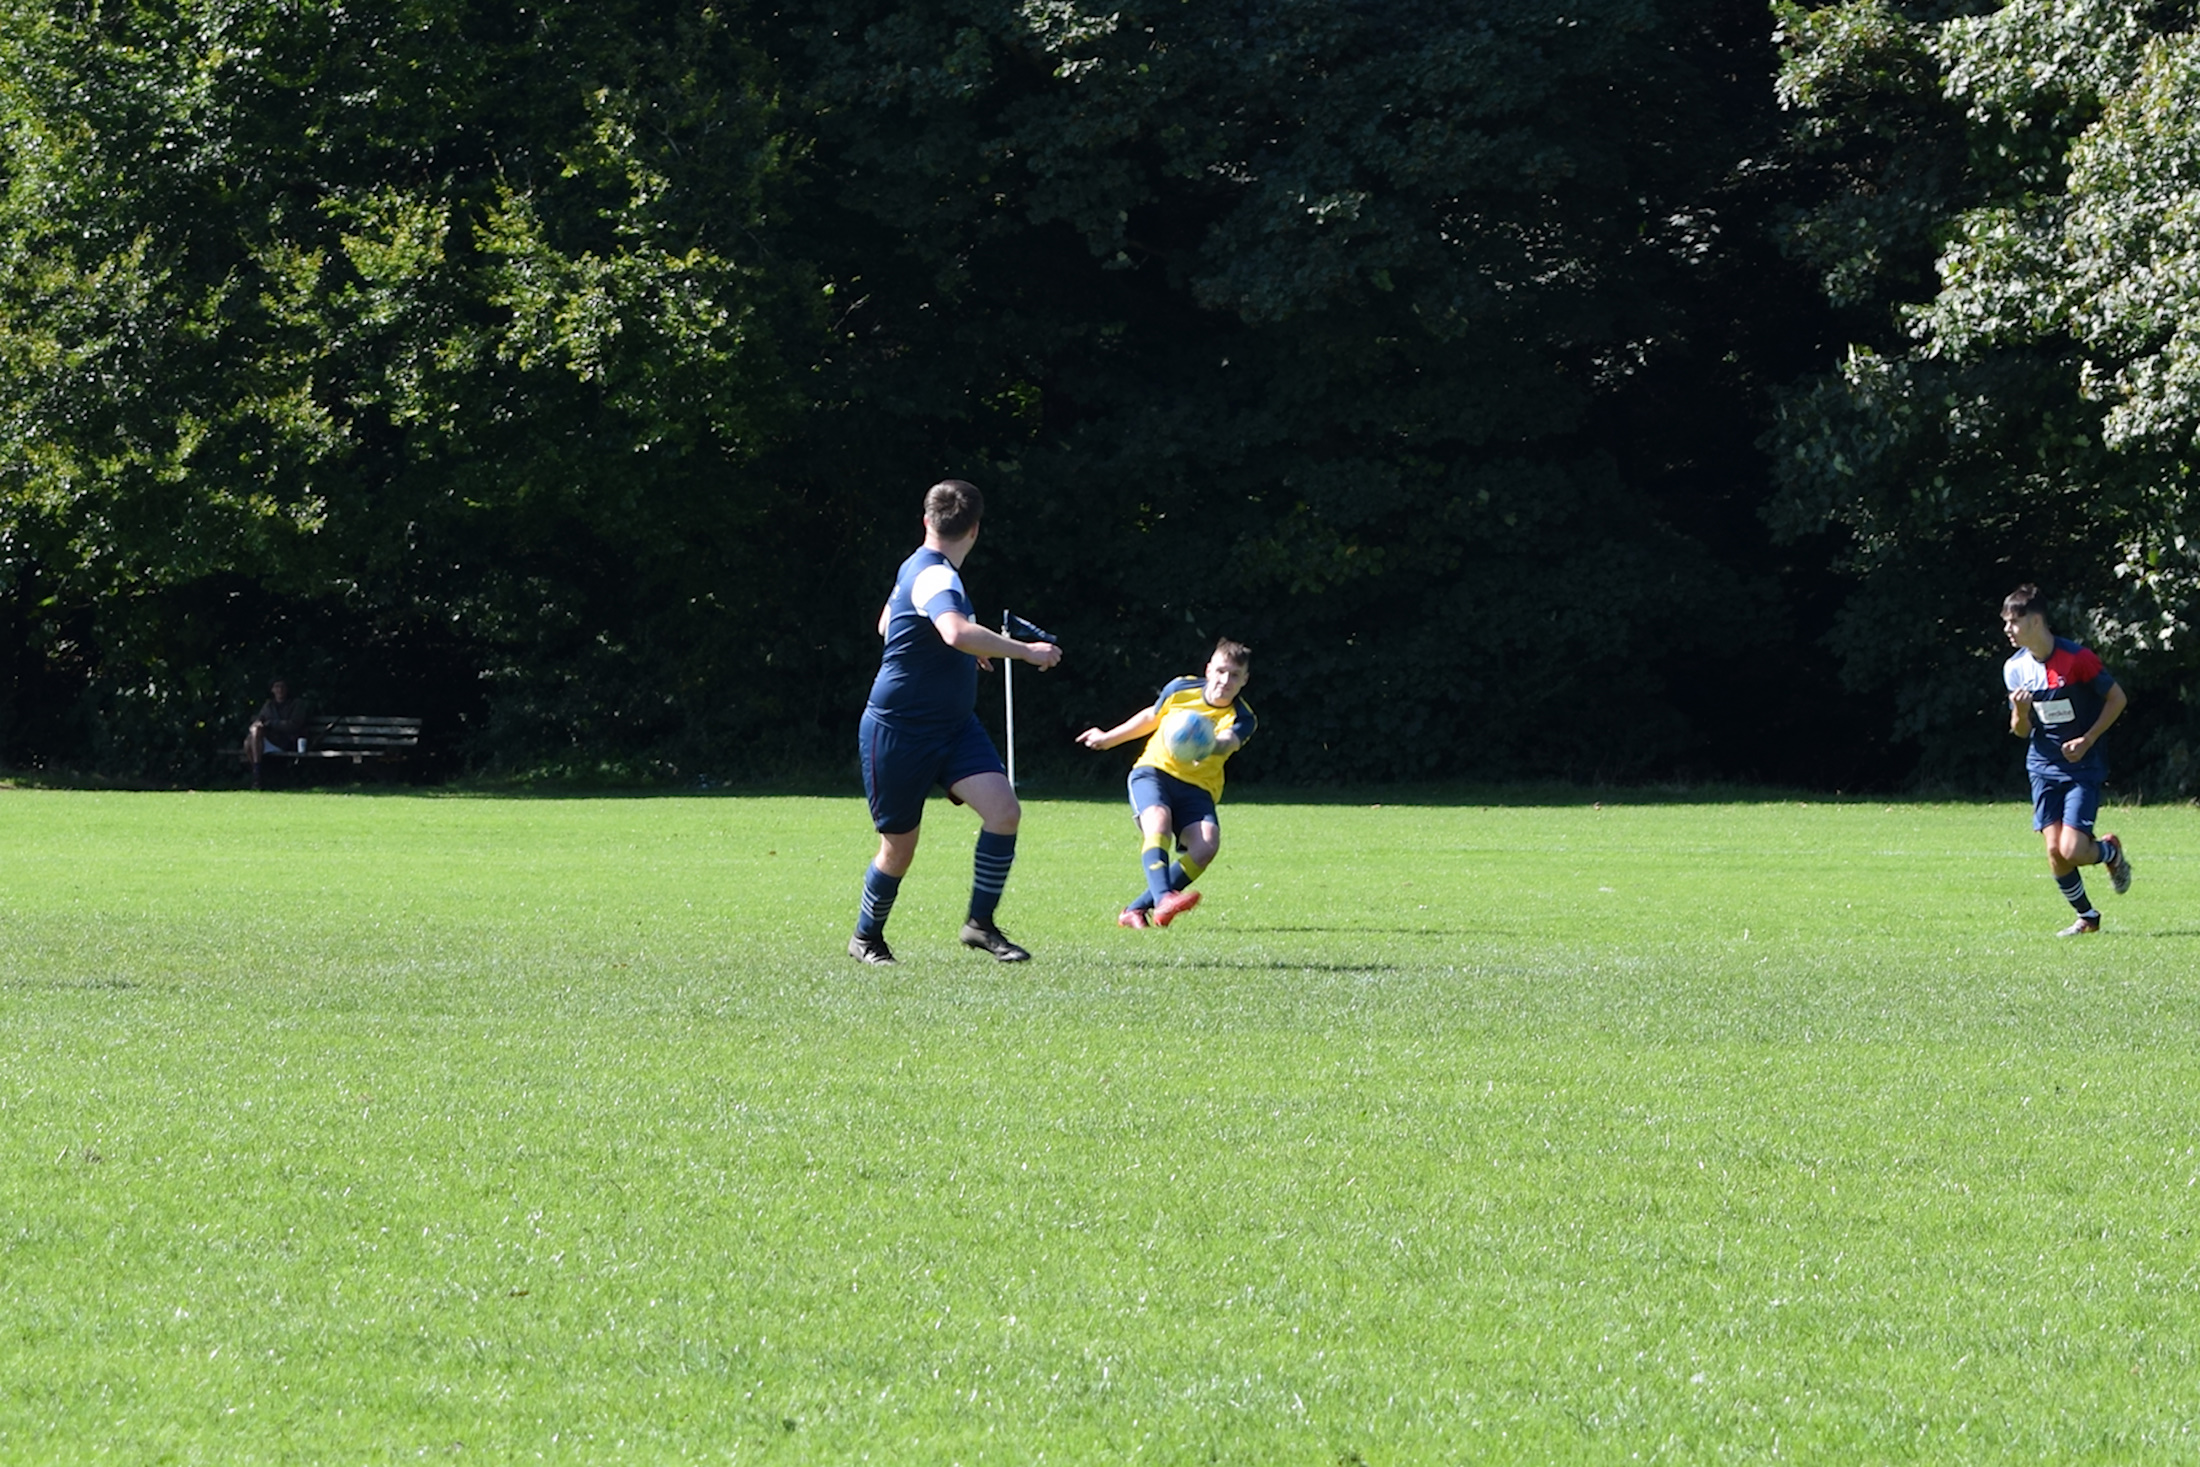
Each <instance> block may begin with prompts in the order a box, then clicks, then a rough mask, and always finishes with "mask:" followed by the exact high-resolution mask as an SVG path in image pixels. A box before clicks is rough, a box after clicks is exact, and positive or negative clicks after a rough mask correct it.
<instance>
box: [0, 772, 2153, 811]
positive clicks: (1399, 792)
mask: <svg viewBox="0 0 2200 1467" xmlns="http://www.w3.org/2000/svg"><path fill="white" fill-rule="evenodd" d="M0 789H36V790H103V791H111V792H118V793H119V792H125V791H152V790H163V789H164V790H168V791H172V792H173V791H183V790H190V791H198V792H206V793H215V794H223V793H232V794H242V793H251V791H250V790H249V788H248V787H246V786H244V785H243V784H241V783H238V782H231V781H228V780H211V781H207V782H205V783H203V784H192V785H180V784H177V785H157V784H146V783H139V782H132V781H126V780H111V779H102V778H99V777H96V776H77V775H70V774H66V773H50V772H27V771H11V772H8V773H6V774H4V775H0ZM259 793H260V794H261V795H262V796H264V797H265V798H267V799H269V800H271V801H274V800H281V799H282V798H284V797H285V796H292V795H335V794H340V795H345V796H348V797H353V798H364V799H384V800H386V799H426V800H662V799H685V800H692V799H766V798H779V799H830V800H854V799H861V798H862V796H863V785H862V781H861V780H860V779H859V778H858V777H857V775H856V773H855V771H854V770H853V769H852V768H851V769H848V770H845V771H840V770H829V771H808V772H799V773H790V774H787V775H784V776H779V777H773V778H761V779H751V780H735V781H728V782H724V783H720V782H717V781H705V780H691V781H681V782H673V781H670V780H666V781H651V782H636V781H631V780H615V779H579V778H556V779H552V778H536V777H491V776H485V775H470V776H463V777H460V778H457V779H452V780H448V781H445V782H442V783H439V784H411V783H407V782H405V781H404V780H403V779H402V778H400V777H392V776H391V775H390V774H388V773H387V772H384V773H382V774H380V775H378V776H377V775H368V776H364V777H362V778H359V779H357V780H352V779H346V778H343V777H341V776H338V775H335V773H334V772H333V771H330V772H329V777H325V778H315V779H313V780H310V781H304V782H299V783H295V784H290V783H286V784H285V785H284V786H282V787H276V788H270V789H266V790H262V791H260V792H259ZM1018 793H1019V794H1021V795H1022V796H1023V798H1024V799H1025V800H1026V801H1029V802H1032V803H1038V804H1047V803H1059V804H1101V805H1122V804H1124V803H1125V800H1124V792H1123V779H1122V772H1121V771H1120V770H1118V771H1115V772H1113V773H1112V774H1110V775H1108V776H1107V777H1105V778H1090V779H1088V778H1082V777H1075V776H1063V775H1058V774H1035V775H1032V776H1030V777H1028V778H1026V779H1025V780H1024V781H1023V782H1022V784H1021V786H1020V787H1019V790H1018ZM2021 797H2022V795H2021V789H2019V790H2017V791H2013V792H1993V793H1979V792H1964V791H1944V790H1935V791H1917V792H1909V793H1889V792H1877V793H1872V792H1865V793H1858V792H1855V791H1843V790H1833V791H1830V792H1829V791H1826V790H1806V789H1793V788H1785V787H1780V786H1774V785H1754V784H1688V783H1661V784H1641V785H1613V784H1569V783H1565V782H1562V781H1555V780H1540V781H1527V782H1523V783H1519V784H1489V783H1477V782H1470V781H1457V782H1442V781H1430V782H1420V783H1413V784H1394V785H1382V784H1368V785H1290V784H1281V783H1269V782H1266V781H1259V780H1249V781H1241V782H1239V783H1236V784H1233V785H1231V786H1230V788H1229V791H1228V793H1227V795H1226V796H1225V799H1224V804H1225V805H1226V806H1239V807H1244V806H1259V805H1314V806H1335V807H1338V808H1341V809H1342V808H1358V809H1378V808H1384V807H1390V806H1396V807H1401V808H1416V807H1421V808H1445V809H1461V808H1467V809H1472V808H1486V809H1536V808H1542V809H1552V808H1570V809H1582V808H1594V807H1597V806H1610V807H1612V808H1615V809H1625V808H1637V807H1656V806H1666V805H1671V806H1681V805H1855V806H1870V805H1881V806H1885V805H1925V804H1932V805H1948V804H1954V805H2000V804H2008V803H2010V802H2012V801H2015V800H2019V799H2021ZM935 798H941V797H940V796H935ZM2111 802H2112V803H2117V804H2132V803H2138V804H2143V803H2145V801H2144V800H2142V799H2138V798H2137V797H2135V796H2128V795H2127V796H2125V797H2123V798H2121V799H2119V798H2118V797H2117V796H2116V795H2115V794H2114V793H2113V792H2112V793H2111ZM2168 803H2176V804H2187V803H2191V802H2189V801H2171V802H2168ZM1126 808H1127V807H1126Z"/></svg>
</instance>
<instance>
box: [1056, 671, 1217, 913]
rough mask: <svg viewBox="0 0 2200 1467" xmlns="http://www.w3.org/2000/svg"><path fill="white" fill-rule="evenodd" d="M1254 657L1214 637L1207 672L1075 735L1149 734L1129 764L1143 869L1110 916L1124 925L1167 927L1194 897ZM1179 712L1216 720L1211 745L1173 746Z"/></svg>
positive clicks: (1115, 737)
mask: <svg viewBox="0 0 2200 1467" xmlns="http://www.w3.org/2000/svg"><path fill="white" fill-rule="evenodd" d="M1252 664H1253V653H1252V649H1251V648H1249V647H1247V646H1246V645H1245V644H1244V643H1242V642H1233V641H1231V640H1230V639H1229V638H1227V637H1225V638H1223V639H1222V640H1221V641H1219V642H1217V643H1215V650H1214V655H1213V656H1211V657H1209V658H1208V659H1207V671H1206V675H1205V676H1204V677H1180V678H1178V679H1176V680H1175V681H1174V682H1172V683H1170V684H1169V685H1168V686H1167V687H1165V688H1163V689H1162V690H1161V696H1160V697H1159V698H1157V699H1155V700H1154V705H1153V707H1151V708H1142V709H1140V710H1139V711H1138V712H1136V713H1134V714H1132V715H1131V716H1130V717H1129V718H1126V719H1124V720H1123V721H1122V722H1121V723H1119V724H1117V725H1116V726H1115V727H1113V728H1110V729H1099V728H1088V729H1086V730H1085V731H1084V732H1083V733H1081V734H1079V735H1078V736H1077V742H1078V743H1080V744H1083V745H1084V746H1085V747H1086V748H1088V749H1112V748H1114V747H1115V746H1116V745H1117V744H1125V743H1129V742H1130V741H1131V740H1132V739H1138V738H1143V739H1145V740H1146V748H1145V752H1143V753H1141V754H1140V755H1139V756H1138V762H1137V763H1136V764H1134V765H1132V766H1131V775H1130V793H1131V809H1132V810H1134V811H1136V812H1137V815H1138V829H1139V831H1140V833H1141V834H1142V835H1143V836H1144V845H1143V847H1142V849H1141V850H1140V852H1139V864H1140V865H1141V866H1142V867H1143V868H1144V870H1145V874H1146V889H1145V890H1144V891H1143V892H1141V893H1139V895H1138V897H1137V899H1136V900H1135V901H1133V902H1132V903H1131V904H1130V905H1129V906H1127V907H1125V908H1124V909H1123V911H1122V914H1121V915H1120V916H1118V917H1117V918H1116V919H1115V920H1116V921H1117V923H1119V924H1120V925H1122V926H1124V927H1131V928H1141V927H1166V926H1168V925H1169V924H1170V923H1171V922H1173V921H1175V920H1176V919H1177V917H1178V916H1180V915H1181V914H1183V913H1185V912H1188V911H1190V910H1191V909H1192V908H1193V907H1196V906H1198V905H1199V893H1198V892H1196V891H1193V890H1192V889H1191V887H1192V883H1193V882H1195V881H1197V880H1198V879H1199V874H1200V873H1201V872H1202V871H1205V870H1206V869H1207V868H1208V867H1209V866H1211V865H1213V864H1214V860H1215V852H1216V851H1217V850H1218V849H1220V848H1221V845H1222V829H1221V826H1220V824H1219V823H1218V821H1217V820H1216V816H1215V802H1216V801H1217V800H1219V799H1221V798H1222V766H1223V765H1224V764H1225V763H1227V762H1228V761H1229V758H1230V756H1231V755H1232V754H1235V753H1236V752H1237V751H1238V750H1240V749H1242V748H1244V747H1245V741H1246V740H1247V739H1250V738H1251V737H1252V736H1253V728H1254V725H1255V722H1256V720H1255V719H1254V717H1253V710H1252V709H1251V708H1250V707H1248V706H1247V705H1246V704H1245V703H1244V702H1243V701H1241V700H1240V699H1239V697H1238V694H1240V693H1241V692H1243V691H1244V690H1245V681H1246V678H1247V677H1249V676H1250V675H1251V668H1252ZM1181 712H1189V713H1191V714H1193V715H1195V716H1197V717H1200V718H1204V719H1206V720H1207V721H1208V722H1209V723H1211V724H1213V725H1214V731H1215V738H1214V752H1212V753H1210V754H1208V755H1206V756H1205V757H1203V758H1200V759H1197V760H1187V759H1184V758H1182V757H1180V756H1179V755H1178V754H1177V753H1176V752H1175V751H1173V750H1172V749H1171V748H1170V746H1169V740H1168V739H1167V737H1166V736H1165V735H1164V734H1163V733H1162V732H1161V729H1162V725H1163V723H1164V722H1165V721H1167V720H1168V719H1169V718H1170V717H1171V716H1172V715H1174V714H1177V713H1181ZM1195 727H1196V725H1195ZM1172 840H1173V841H1176V842H1179V843H1181V845H1182V847H1183V858H1182V859H1181V860H1179V861H1177V862H1175V863H1173V864H1172V863H1171V862H1170V860H1169V847H1170V844H1171V842H1172Z"/></svg>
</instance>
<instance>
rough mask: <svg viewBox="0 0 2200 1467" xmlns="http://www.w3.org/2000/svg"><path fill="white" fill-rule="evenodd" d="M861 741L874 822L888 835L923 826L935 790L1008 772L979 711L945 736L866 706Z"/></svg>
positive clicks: (864, 783)
mask: <svg viewBox="0 0 2200 1467" xmlns="http://www.w3.org/2000/svg"><path fill="white" fill-rule="evenodd" d="M859 742H860V745H861V749H860V752H861V755H862V758H863V793H864V795H865V797H866V798H868V799H869V800H870V802H871V824H872V825H873V826H874V827H876V828H877V829H878V831H879V832H880V833H881V834H884V835H902V834H904V833H906V832H908V831H912V830H915V829H916V828H917V826H918V825H919V824H921V823H922V822H923V820H924V801H925V798H926V796H928V795H930V794H931V793H932V786H934V785H938V786H939V787H940V788H941V789H952V788H953V787H954V786H955V785H957V784H960V783H961V782H962V781H963V780H966V779H968V778H970V776H971V775H973V774H1005V773H1007V771H1006V770H1005V769H1003V768H1002V767H1001V756H1000V753H999V751H997V750H996V749H995V748H994V747H993V740H992V738H991V736H990V735H988V734H987V733H986V731H985V725H984V724H982V723H980V722H979V721H978V715H977V714H975V713H973V714H971V715H970V721H969V722H968V723H965V724H964V725H963V726H962V727H960V728H953V729H949V730H947V731H946V732H945V733H942V732H940V731H938V730H936V729H935V730H927V731H913V730H910V729H907V728H900V727H897V726H895V725H894V724H891V723H888V722H887V721H886V720H885V719H883V718H880V717H879V716H878V715H877V714H875V713H873V712H872V711H871V710H870V709H868V708H866V709H864V710H863V725H862V731H861V733H860V735H859ZM951 798H952V797H951Z"/></svg>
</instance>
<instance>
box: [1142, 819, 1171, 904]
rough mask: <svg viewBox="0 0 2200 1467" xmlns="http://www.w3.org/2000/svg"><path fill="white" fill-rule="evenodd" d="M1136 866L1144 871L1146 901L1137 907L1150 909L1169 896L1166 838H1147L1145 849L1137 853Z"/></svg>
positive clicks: (1153, 836)
mask: <svg viewBox="0 0 2200 1467" xmlns="http://www.w3.org/2000/svg"><path fill="white" fill-rule="evenodd" d="M1138 864H1139V865H1141V866H1143V867H1144V868H1145V871H1146V900H1145V901H1143V902H1140V903H1139V904H1138V905H1140V906H1148V907H1150V906H1152V905H1153V904H1154V903H1155V902H1158V901H1160V900H1161V899H1162V898H1163V897H1165V896H1167V895H1168V894H1169V839H1168V837H1167V836H1163V835H1149V836H1147V837H1146V845H1145V849H1143V850H1141V851H1140V852H1139V853H1138Z"/></svg>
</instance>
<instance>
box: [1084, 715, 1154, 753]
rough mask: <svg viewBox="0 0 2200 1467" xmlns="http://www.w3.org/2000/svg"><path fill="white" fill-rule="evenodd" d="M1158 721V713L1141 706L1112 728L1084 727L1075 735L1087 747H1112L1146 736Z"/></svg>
mask: <svg viewBox="0 0 2200 1467" xmlns="http://www.w3.org/2000/svg"><path fill="white" fill-rule="evenodd" d="M1160 721H1161V715H1160V714H1158V713H1156V712H1154V711H1153V710H1152V709H1151V708H1141V709H1139V710H1138V711H1137V712H1136V713H1133V714H1132V715H1131V716H1130V717H1128V718H1126V719H1124V720H1123V721H1122V722H1121V723H1119V724H1117V725H1116V726H1115V727H1113V728H1097V727H1095V728H1088V729H1086V730H1085V731H1084V732H1083V733H1081V734H1079V735H1078V736H1077V742H1078V743H1080V744H1083V745H1084V746H1085V747H1086V748H1088V749H1112V748H1114V747H1115V746H1116V745H1117V744H1127V743H1129V742H1130V741H1131V740H1132V739H1142V738H1144V737H1146V735H1148V734H1150V733H1152V732H1153V731H1154V727H1155V725H1157V724H1158V723H1160Z"/></svg>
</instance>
